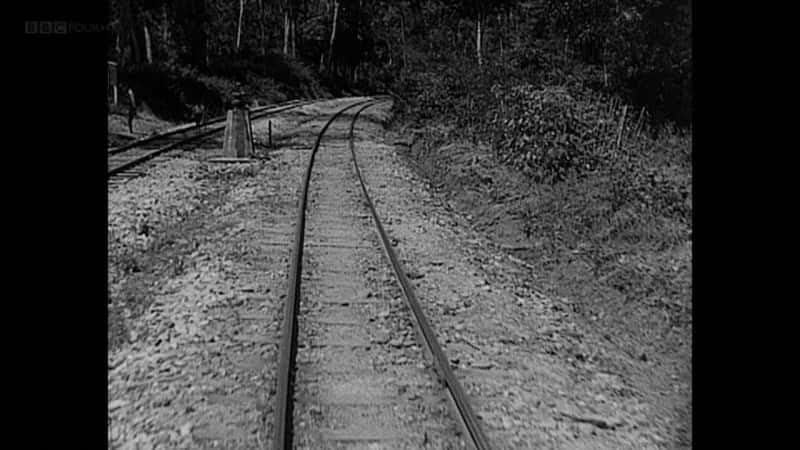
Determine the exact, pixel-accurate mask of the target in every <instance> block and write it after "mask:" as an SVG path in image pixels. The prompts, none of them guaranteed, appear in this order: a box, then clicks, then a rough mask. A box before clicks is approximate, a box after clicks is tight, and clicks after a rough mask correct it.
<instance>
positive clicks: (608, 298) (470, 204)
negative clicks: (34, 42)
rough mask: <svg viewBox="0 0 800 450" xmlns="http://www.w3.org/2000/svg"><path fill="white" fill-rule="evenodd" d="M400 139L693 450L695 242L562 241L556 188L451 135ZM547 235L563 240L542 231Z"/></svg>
mask: <svg viewBox="0 0 800 450" xmlns="http://www.w3.org/2000/svg"><path fill="white" fill-rule="evenodd" d="M394 131H395V132H396V133H397V138H396V142H395V145H396V146H397V149H398V152H399V153H400V154H402V155H403V157H404V158H405V160H406V162H407V163H408V164H409V165H410V166H411V167H413V168H414V170H415V171H416V172H417V174H418V175H420V176H421V177H422V178H423V179H425V180H426V181H427V182H428V183H429V185H430V188H431V191H432V192H434V193H435V196H437V197H439V198H440V199H441V200H442V201H443V202H444V203H445V204H447V205H449V206H450V207H451V208H453V209H454V210H455V211H457V212H458V213H460V214H462V215H463V216H464V217H466V219H467V220H468V222H469V226H470V227H471V228H472V229H473V230H474V231H476V232H478V233H479V234H482V235H483V236H485V237H486V238H487V239H488V240H489V241H491V242H493V243H494V244H496V245H497V246H499V247H500V248H501V249H503V250H504V251H505V252H507V253H508V254H509V255H511V256H512V257H513V258H518V259H519V260H522V261H524V263H525V264H526V265H527V267H528V268H529V269H530V276H531V278H532V279H531V281H532V283H534V284H535V285H536V286H537V289H541V290H542V292H544V293H545V294H546V295H548V296H551V297H552V298H556V299H560V300H561V301H562V302H563V303H564V304H565V305H566V306H567V310H568V311H570V312H571V313H572V315H573V317H574V319H575V320H576V322H579V323H580V324H581V328H582V329H583V330H584V332H585V333H586V335H587V337H588V338H589V339H590V341H591V342H592V346H596V347H597V348H602V349H603V350H604V353H603V354H605V355H608V357H606V358H604V359H603V360H602V362H601V364H600V369H602V370H605V371H608V372H611V373H618V374H621V375H622V376H623V377H624V378H625V379H628V380H630V381H631V382H632V383H633V385H634V386H636V389H637V390H639V391H640V392H641V393H642V395H644V396H645V397H648V398H649V399H650V400H651V401H652V404H655V405H659V407H660V408H661V412H660V413H659V416H660V417H662V418H663V420H664V424H665V426H666V427H667V428H669V429H670V435H671V436H670V440H671V441H672V443H671V445H673V446H677V447H687V446H691V433H692V431H691V396H692V393H691V384H692V378H691V346H692V298H691V297H692V296H691V267H692V266H691V258H692V252H691V240H690V239H691V238H689V240H688V241H684V242H683V243H681V244H678V245H672V246H664V245H661V244H660V242H658V239H657V238H656V237H654V238H652V239H649V238H648V237H647V236H646V235H645V237H644V238H639V239H638V240H635V241H631V240H625V239H620V238H612V239H603V240H602V241H601V240H581V239H578V243H577V244H575V243H574V240H573V242H567V239H565V240H563V241H562V240H561V236H563V235H568V234H569V233H570V230H560V229H559V228H563V224H562V223H550V224H544V226H543V227H542V225H543V224H542V223H541V222H542V221H552V220H553V216H557V215H558V214H559V211H555V212H554V214H553V215H551V214H549V213H550V212H549V211H547V210H546V209H545V208H542V202H543V199H549V197H548V196H551V195H552V188H548V189H551V190H543V189H542V187H541V186H537V185H535V184H534V183H532V182H530V180H528V179H527V178H526V177H524V176H523V175H521V174H520V173H519V172H516V171H514V170H513V169H510V168H509V167H507V166H505V165H503V164H502V163H500V162H498V161H497V160H496V158H494V156H493V155H492V153H491V151H490V149H489V148H487V147H485V146H482V145H476V144H473V143H471V142H463V141H461V142H459V141H453V140H452V139H451V137H450V136H451V133H450V132H449V131H450V130H448V129H446V128H435V127H427V128H410V127H408V126H407V125H403V124H395V126H394ZM592 182H593V181H592V180H588V181H585V182H582V183H575V184H571V185H570V184H564V185H563V186H559V187H558V188H557V189H563V190H566V191H567V192H566V193H565V194H564V195H562V197H561V198H564V196H566V198H568V199H570V200H569V202H574V203H573V205H563V206H565V207H570V206H571V207H575V206H574V205H578V206H577V207H580V205H581V204H582V202H583V201H584V200H587V199H589V200H590V198H591V196H592V193H591V186H592ZM589 200H587V201H586V202H584V203H586V204H590V203H591V201H589ZM559 206H562V205H560V204H559ZM543 212H548V214H544V213H543ZM562 214H568V213H567V212H563V213H562ZM569 214H575V213H574V211H570V212H569ZM578 216H580V214H578ZM659 220H661V219H659ZM537 221H539V222H540V223H539V224H536V223H535V222H537ZM542 228H544V229H548V230H550V229H555V230H556V232H554V233H552V234H545V235H542V234H538V233H536V232H535V231H534V232H532V230H537V229H542ZM661 229H662V228H661V227H659V228H658V230H659V231H660V230H661ZM635 231H636V232H637V233H639V230H635ZM689 236H691V235H690V234H689ZM573 356H575V355H573ZM584 357H585V355H584Z"/></svg>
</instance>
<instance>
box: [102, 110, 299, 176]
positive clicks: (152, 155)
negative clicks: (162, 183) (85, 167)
mask: <svg viewBox="0 0 800 450" xmlns="http://www.w3.org/2000/svg"><path fill="white" fill-rule="evenodd" d="M313 102H314V100H292V101H289V102H285V103H281V104H278V105H270V106H264V107H259V108H253V109H251V110H250V114H251V120H257V119H261V118H264V117H268V116H271V115H274V114H278V113H280V112H283V111H286V110H289V109H293V108H298V107H301V106H304V105H307V104H310V103H313ZM224 129H225V117H215V118H213V119H210V120H208V121H207V122H205V123H202V124H195V125H189V126H183V127H180V128H178V129H174V130H171V131H167V132H165V133H160V134H157V135H154V136H150V137H147V138H144V139H139V140H137V141H135V142H132V143H129V144H126V145H123V146H120V147H116V148H112V149H109V150H108V173H107V178H108V180H109V183H114V182H117V181H124V180H125V179H127V178H131V177H136V176H139V175H141V172H140V171H139V168H140V167H141V165H142V164H144V163H146V162H148V161H151V160H154V159H156V158H159V157H162V156H163V155H164V154H165V153H167V152H169V151H171V150H175V149H179V148H181V147H182V146H184V145H185V144H188V143H190V142H195V141H199V140H202V139H207V138H209V137H211V136H213V135H215V134H218V133H221V132H222V131H224Z"/></svg>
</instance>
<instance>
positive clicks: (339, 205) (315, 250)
mask: <svg viewBox="0 0 800 450" xmlns="http://www.w3.org/2000/svg"><path fill="white" fill-rule="evenodd" d="M383 101H385V100H383V99H379V98H375V99H371V100H365V101H360V102H356V103H354V104H351V105H349V106H347V107H345V108H343V109H341V110H339V111H338V112H337V113H336V114H334V115H333V117H331V118H330V120H328V122H327V123H326V124H325V126H324V127H323V128H322V130H321V131H320V132H319V134H318V136H317V139H316V142H315V143H314V146H313V148H312V149H311V155H310V159H309V163H308V166H307V168H306V172H305V176H304V179H303V185H302V186H301V194H300V200H299V204H298V209H297V216H296V222H295V238H294V247H293V252H292V257H291V268H290V272H289V289H288V294H287V296H286V302H285V305H284V306H285V310H284V315H283V328H282V333H281V340H280V342H279V347H280V348H279V352H280V353H279V366H278V380H277V386H276V396H275V406H274V423H273V429H272V434H273V437H274V440H273V443H272V445H273V448H274V449H289V448H295V447H299V448H331V447H341V446H345V447H347V448H374V447H373V446H374V445H378V446H379V447H381V448H461V447H468V448H477V449H486V448H489V444H488V441H487V439H486V437H485V435H484V434H483V432H482V431H481V427H480V424H479V422H478V420H477V418H476V416H475V414H474V412H473V411H472V408H471V407H470V404H469V401H468V399H467V397H466V395H465V394H464V391H463V389H462V388H461V386H460V384H459V382H458V380H457V379H456V378H455V376H454V375H453V372H452V370H451V368H450V365H449V361H448V359H447V358H446V356H445V354H444V352H443V351H442V349H441V346H440V345H439V343H438V342H437V340H436V337H435V334H434V332H433V329H432V327H431V325H430V323H429V322H428V320H427V319H426V317H425V315H424V313H423V312H422V309H421V307H420V304H419V302H418V300H417V298H416V296H415V294H414V290H413V287H412V285H411V283H410V282H409V280H408V278H407V277H406V275H405V272H404V270H403V268H402V267H401V265H400V262H399V260H398V258H397V256H396V254H395V252H394V249H393V246H392V243H391V242H390V240H389V237H388V236H387V234H386V232H385V230H384V229H383V226H382V224H381V221H380V219H379V217H378V215H377V213H376V211H375V208H374V206H373V203H372V199H371V198H370V197H369V193H368V189H367V186H366V183H365V182H364V180H363V178H362V176H361V171H360V168H359V166H358V161H357V155H356V150H355V143H354V128H355V124H356V121H357V120H358V117H359V115H360V114H361V113H362V111H364V110H365V109H367V108H369V107H373V106H376V105H378V104H380V103H381V102H383ZM348 111H349V112H350V113H351V114H352V116H351V120H350V123H349V130H348V131H347V132H346V133H343V134H344V138H342V137H339V138H338V139H336V140H334V141H333V142H329V143H326V145H325V150H324V151H323V152H318V150H319V147H320V143H321V141H322V139H323V136H324V135H325V133H326V131H327V130H328V129H329V128H330V127H332V126H333V125H334V123H335V122H336V121H337V119H339V118H340V117H342V115H343V114H345V113H346V112H348ZM334 128H335V127H334ZM339 131H341V130H339ZM317 153H320V155H319V160H320V161H319V167H317V168H315V159H317ZM312 181H313V191H312ZM366 229H373V230H374V231H375V232H374V233H373V234H372V238H371V239H370V237H369V236H368V234H369V233H360V231H364V230H366ZM306 236H308V237H309V239H310V240H313V242H314V243H315V245H313V246H309V248H308V251H307V252H304V242H305V238H306ZM381 252H383V255H381ZM384 255H385V257H386V259H388V261H389V263H390V264H389V265H387V264H386V259H383V256H384ZM304 267H306V270H305V271H304ZM380 280H382V281H383V283H381V282H380ZM301 284H302V286H301ZM301 287H302V292H301ZM301 294H302V295H301ZM301 299H302V302H301ZM414 336H416V339H414ZM426 356H427V358H426ZM426 360H427V361H428V363H429V365H426V363H425V361H426ZM430 367H432V368H433V369H434V371H435V373H436V374H437V375H438V377H437V376H434V372H432V371H431V370H430Z"/></svg>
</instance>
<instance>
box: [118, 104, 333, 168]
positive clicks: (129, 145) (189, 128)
mask: <svg viewBox="0 0 800 450" xmlns="http://www.w3.org/2000/svg"><path fill="white" fill-rule="evenodd" d="M315 101H319V100H306V102H309V103H311V102H315ZM303 102H304V100H291V101H288V102H284V103H278V104H276V105H267V106H260V107H258V108H252V109H251V110H250V113H251V114H258V113H261V112H263V111H265V110H267V109H271V108H280V107H283V106H296V105H297V104H298V103H303ZM226 118H227V114H225V115H222V116H217V117H212V118H211V119H209V120H207V121H205V122H203V123H195V124H193V125H191V124H187V125H183V126H181V127H178V128H175V129H172V130H170V131H165V132H163V133H159V134H155V135H153V136H148V137H146V138H142V139H138V140H136V141H134V142H130V143H127V144H125V145H121V146H119V147H114V148H112V149H110V150H108V154H109V155H116V154H117V153H122V152H124V151H126V150H130V149H132V148H135V147H139V146H141V145H144V144H147V143H150V142H153V141H155V140H158V139H163V138H166V137H170V136H174V135H176V134H181V133H186V132H188V131H192V130H195V129H200V128H202V127H205V126H208V125H214V124H217V123H219V122H223V121H225V119H226Z"/></svg>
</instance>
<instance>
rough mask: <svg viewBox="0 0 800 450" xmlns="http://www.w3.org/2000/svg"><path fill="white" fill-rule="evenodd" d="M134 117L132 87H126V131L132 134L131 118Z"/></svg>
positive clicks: (134, 105)
mask: <svg viewBox="0 0 800 450" xmlns="http://www.w3.org/2000/svg"><path fill="white" fill-rule="evenodd" d="M134 117H136V98H135V97H134V96H133V89H131V88H128V131H130V132H131V134H133V118H134Z"/></svg>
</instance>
